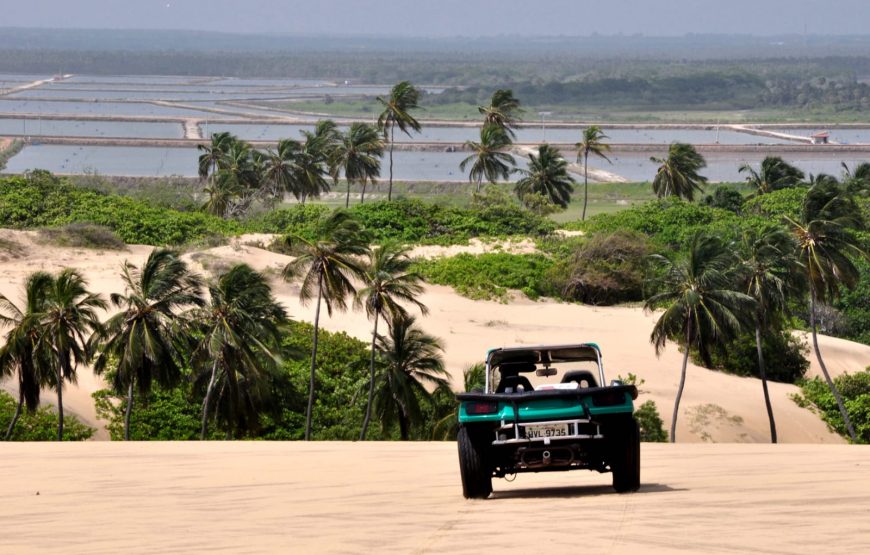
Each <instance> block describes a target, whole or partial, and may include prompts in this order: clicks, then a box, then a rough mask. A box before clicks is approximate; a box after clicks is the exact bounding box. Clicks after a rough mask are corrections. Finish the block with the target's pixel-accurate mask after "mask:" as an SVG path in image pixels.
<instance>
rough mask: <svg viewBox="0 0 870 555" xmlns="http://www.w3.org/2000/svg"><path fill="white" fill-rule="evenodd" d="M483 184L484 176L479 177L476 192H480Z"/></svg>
mask: <svg viewBox="0 0 870 555" xmlns="http://www.w3.org/2000/svg"><path fill="white" fill-rule="evenodd" d="M481 183H483V176H478V178H477V190H476V191H475V192H477V193H479V192H480V185H481Z"/></svg>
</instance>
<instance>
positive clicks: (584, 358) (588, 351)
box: [484, 343, 606, 393]
mask: <svg viewBox="0 0 870 555" xmlns="http://www.w3.org/2000/svg"><path fill="white" fill-rule="evenodd" d="M503 362H530V363H534V364H535V365H538V364H543V365H544V367H545V368H546V367H549V366H550V365H551V364H553V363H558V362H595V363H596V364H597V365H598V377H599V380H598V383H600V384H601V387H604V385H605V384H606V381H605V379H604V365H603V364H602V362H601V348H600V347H599V346H598V344H596V343H577V344H573V345H544V346H538V347H510V348H496V349H490V350H489V351H487V353H486V381H485V385H484V392H485V393H493V389H494V384H493V383H492V380H493V376H492V373H493V370H494V369H495V368H496V367H498V366H499V365H500V364H501V363H503Z"/></svg>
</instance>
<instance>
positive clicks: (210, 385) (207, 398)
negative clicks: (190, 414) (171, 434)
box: [199, 357, 219, 440]
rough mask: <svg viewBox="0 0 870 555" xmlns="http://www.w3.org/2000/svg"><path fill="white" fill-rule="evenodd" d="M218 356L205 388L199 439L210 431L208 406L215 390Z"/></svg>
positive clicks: (203, 437) (202, 438)
mask: <svg viewBox="0 0 870 555" xmlns="http://www.w3.org/2000/svg"><path fill="white" fill-rule="evenodd" d="M218 358H219V357H215V359H214V363H213V364H212V365H211V378H209V380H208V387H207V388H206V390H205V399H203V401H202V426H201V427H200V430H199V439H200V440H204V439H205V435H206V434H207V433H208V406H209V405H210V404H211V394H212V392H213V391H214V383H215V380H216V379H217V367H218Z"/></svg>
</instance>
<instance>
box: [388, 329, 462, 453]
mask: <svg viewBox="0 0 870 555" xmlns="http://www.w3.org/2000/svg"><path fill="white" fill-rule="evenodd" d="M415 322H416V320H415V318H414V317H413V316H408V315H407V314H400V313H397V314H395V315H394V316H393V318H392V320H391V321H390V330H389V335H388V336H387V337H384V336H378V338H377V349H378V351H379V352H380V353H381V357H382V359H383V362H384V366H383V369H382V371H381V375H380V376H379V383H378V386H377V391H376V393H375V410H376V411H377V413H378V418H379V419H380V421H381V425H382V426H383V427H384V428H387V427H388V426H389V425H390V424H392V423H393V422H395V421H398V423H399V435H400V437H401V438H402V440H408V439H409V438H410V429H411V427H412V426H413V425H414V424H416V423H418V422H419V421H420V418H421V411H420V399H421V398H422V399H426V398H428V397H429V396H430V394H429V392H428V391H427V389H426V387H425V386H424V384H428V385H433V386H435V387H445V386H447V384H448V381H447V375H448V374H447V371H446V370H445V369H444V359H443V358H442V356H441V352H442V351H443V348H442V346H441V342H440V341H438V339H436V338H435V337H432V336H431V335H427V334H426V333H425V332H424V331H423V330H422V329H420V328H418V327H417V326H416V325H415Z"/></svg>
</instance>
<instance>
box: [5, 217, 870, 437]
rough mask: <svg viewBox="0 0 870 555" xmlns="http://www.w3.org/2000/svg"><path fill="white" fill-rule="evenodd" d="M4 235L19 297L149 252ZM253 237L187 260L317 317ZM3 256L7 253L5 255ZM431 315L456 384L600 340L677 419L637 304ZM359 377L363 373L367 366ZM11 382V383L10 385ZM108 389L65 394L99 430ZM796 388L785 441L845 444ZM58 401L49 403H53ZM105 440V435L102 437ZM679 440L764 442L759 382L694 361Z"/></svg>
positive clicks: (10, 287)
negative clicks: (96, 406) (100, 394)
mask: <svg viewBox="0 0 870 555" xmlns="http://www.w3.org/2000/svg"><path fill="white" fill-rule="evenodd" d="M0 238H5V239H11V240H14V241H16V242H18V243H20V244H21V245H22V246H23V247H24V252H23V254H20V255H19V256H18V257H9V256H6V260H5V261H3V262H2V264H3V269H4V276H3V279H2V281H0V292H2V293H3V294H5V295H7V296H11V297H12V298H14V299H18V295H19V292H20V288H21V285H22V283H23V282H24V279H25V277H26V276H27V274H29V273H30V272H33V271H35V270H40V269H42V270H49V271H55V270H57V269H59V268H61V267H64V266H74V267H77V268H79V269H81V270H82V271H83V272H84V274H85V275H86V277H87V278H88V279H89V281H90V284H91V287H92V288H93V289H94V290H96V291H100V292H102V293H103V294H104V295H108V294H109V293H111V292H115V291H121V290H122V283H121V280H120V278H119V275H118V270H119V268H120V266H121V263H122V262H123V260H124V259H129V260H131V261H132V262H134V263H137V264H141V262H142V261H144V259H145V257H146V256H147V254H148V252H149V251H150V247H144V246H131V247H130V248H129V250H128V251H126V252H111V251H92V250H86V249H61V248H55V247H46V246H44V245H39V244H37V243H36V241H35V234H34V233H32V232H18V231H9V230H0ZM250 240H251V238H248V239H247V240H245V241H235V242H234V243H233V244H231V245H228V246H223V247H218V248H214V249H209V250H207V251H204V252H202V253H189V254H187V255H186V256H187V257H188V258H189V259H192V260H195V261H196V262H197V263H196V264H195V265H194V267H195V268H197V269H199V270H202V267H203V265H204V266H205V267H206V268H212V269H213V270H214V269H219V268H221V267H224V268H226V267H229V265H231V264H233V263H236V262H246V263H248V264H250V265H251V266H253V267H254V268H256V269H258V270H264V271H266V272H267V273H268V274H269V275H270V276H272V277H273V286H274V291H275V293H276V295H277V296H278V298H279V299H280V300H281V302H282V303H283V304H284V305H285V306H286V307H287V309H288V312H289V314H290V315H291V317H293V318H296V319H301V320H309V321H310V320H312V319H313V315H314V309H313V306H309V307H302V306H301V305H300V304H299V301H298V292H299V289H298V286H297V285H295V284H289V283H284V282H282V281H280V270H281V268H283V266H284V265H285V264H286V263H287V262H288V261H289V260H290V259H289V258H288V257H286V256H282V255H278V254H274V253H271V252H268V251H265V250H263V249H260V248H257V247H253V246H247V245H245V244H244V243H246V242H249V241H250ZM0 258H2V253H0ZM421 301H422V302H423V303H425V304H426V305H427V306H428V307H429V309H430V311H431V312H430V315H429V316H428V317H426V318H422V319H420V322H421V324H422V325H423V327H424V328H425V329H426V331H427V332H428V333H431V334H433V335H435V336H437V337H440V338H441V339H442V340H443V342H444V345H445V349H446V352H445V359H446V363H447V368H448V369H449V371H450V372H451V374H452V376H453V379H454V383H455V384H460V383H461V376H462V370H463V369H464V368H466V367H467V366H469V365H471V364H473V363H475V362H479V361H481V360H482V358H483V356H484V354H485V352H486V350H487V349H489V348H492V347H498V346H503V345H517V344H542V343H556V344H558V343H567V342H579V341H595V342H597V343H599V344H600V345H601V347H602V349H603V352H604V356H605V359H604V362H605V370H606V371H607V375H608V377H609V378H610V379H612V378H615V377H616V376H617V375H622V376H627V375H628V373H629V372H631V373H634V374H637V375H638V376H639V377H640V378H642V379H644V380H645V381H646V383H645V384H644V385H643V386H642V387H641V391H642V395H641V397H640V399H639V402H643V401H645V400H653V401H655V402H656V403H657V405H658V408H659V411H660V413H661V414H662V417H663V418H664V420H665V421H666V425H667V423H668V422H669V421H670V418H671V410H672V405H673V399H674V395H675V394H676V389H677V383H678V379H679V369H680V364H681V362H682V355H681V353H680V352H679V351H678V350H677V348H676V347H675V346H673V345H671V346H669V347H668V348H667V349H666V350H665V352H664V353H663V354H662V356H661V357H660V358H657V357H656V356H655V352H654V349H653V348H652V346H651V345H650V343H649V334H650V330H651V329H652V326H653V323H654V320H655V316H653V315H648V314H644V312H643V311H642V310H641V309H639V308H628V307H607V308H603V307H602V308H596V307H591V306H580V305H572V304H565V303H556V302H550V301H545V302H532V301H529V300H528V299H525V298H519V299H517V300H515V301H514V302H512V303H511V304H500V303H497V302H492V301H471V300H469V299H466V298H463V297H460V296H458V295H457V294H456V293H454V292H453V290H452V289H450V288H448V287H441V286H427V287H426V291H425V293H424V295H423V297H422V299H421ZM322 325H323V327H324V328H325V329H328V330H331V331H345V332H347V333H348V334H350V335H352V336H354V337H357V338H359V339H362V340H364V341H369V340H370V333H371V331H370V330H371V327H370V326H371V324H370V322H369V321H368V320H367V319H366V317H365V315H364V314H363V313H362V312H349V313H345V314H338V313H337V314H335V315H333V317H332V318H329V317H328V316H327V315H326V314H325V311H324V314H323V315H322ZM821 343H822V350H823V354H824V355H825V360H826V361H827V363H828V366H829V368H830V369H831V371H832V373H835V374H837V373H841V372H844V371H849V372H857V371H860V370H863V369H864V368H865V367H866V366H868V365H870V347H866V346H863V345H859V344H856V343H852V342H849V341H844V340H839V339H833V338H826V337H823V338H822V340H821ZM360 371H361V372H363V371H364V369H360ZM13 386H14V384H10V383H9V381H7V383H6V384H4V387H6V388H7V389H12V387H13ZM100 387H102V384H101V381H100V380H99V379H98V378H95V377H94V376H93V375H92V374H91V373H90V371H89V370H88V369H85V368H82V369H80V370H79V384H78V386H77V387H76V386H73V387H69V388H68V389H67V391H66V393H65V396H64V404H65V407H66V408H67V410H69V411H70V412H73V413H75V414H77V415H79V416H80V417H82V418H83V419H84V420H85V421H87V422H89V423H91V424H99V423H98V422H97V421H96V416H95V414H94V410H93V402H92V400H91V397H90V394H91V393H92V392H93V391H94V390H96V389H98V388H100ZM798 391H799V390H798V388H797V387H795V386H792V385H786V384H777V383H773V384H771V395H772V402H773V406H774V411H775V416H776V420H777V426H778V432H779V438H780V441H782V442H787V443H842V439H841V438H840V437H839V436H837V435H835V434H833V433H831V432H830V431H828V429H827V427H826V426H825V424H824V423H822V422H821V421H820V420H819V418H818V417H817V416H816V415H814V414H813V413H812V412H810V411H808V410H806V409H802V408H799V407H798V406H797V405H796V404H795V403H794V402H793V401H792V400H791V399H789V395H792V394H794V393H797V392H798ZM52 397H53V395H52V394H51V393H46V394H45V395H44V397H43V399H44V400H45V401H47V402H51V400H52ZM98 437H99V438H101V439H102V438H105V437H106V435H105V433H104V432H101V433H100V435H99V436H98ZM677 439H678V441H681V442H700V441H713V442H764V441H767V440H768V439H769V430H768V423H767V416H766V413H765V412H764V404H763V398H762V394H761V385H760V382H759V381H758V380H756V379H752V378H740V377H736V376H729V375H726V374H722V373H719V372H712V371H709V370H706V369H703V368H699V367H696V366H694V365H691V364H690V368H689V372H688V380H687V385H686V390H685V393H684V396H683V402H682V405H681V410H680V417H679V419H678V428H677Z"/></svg>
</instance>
